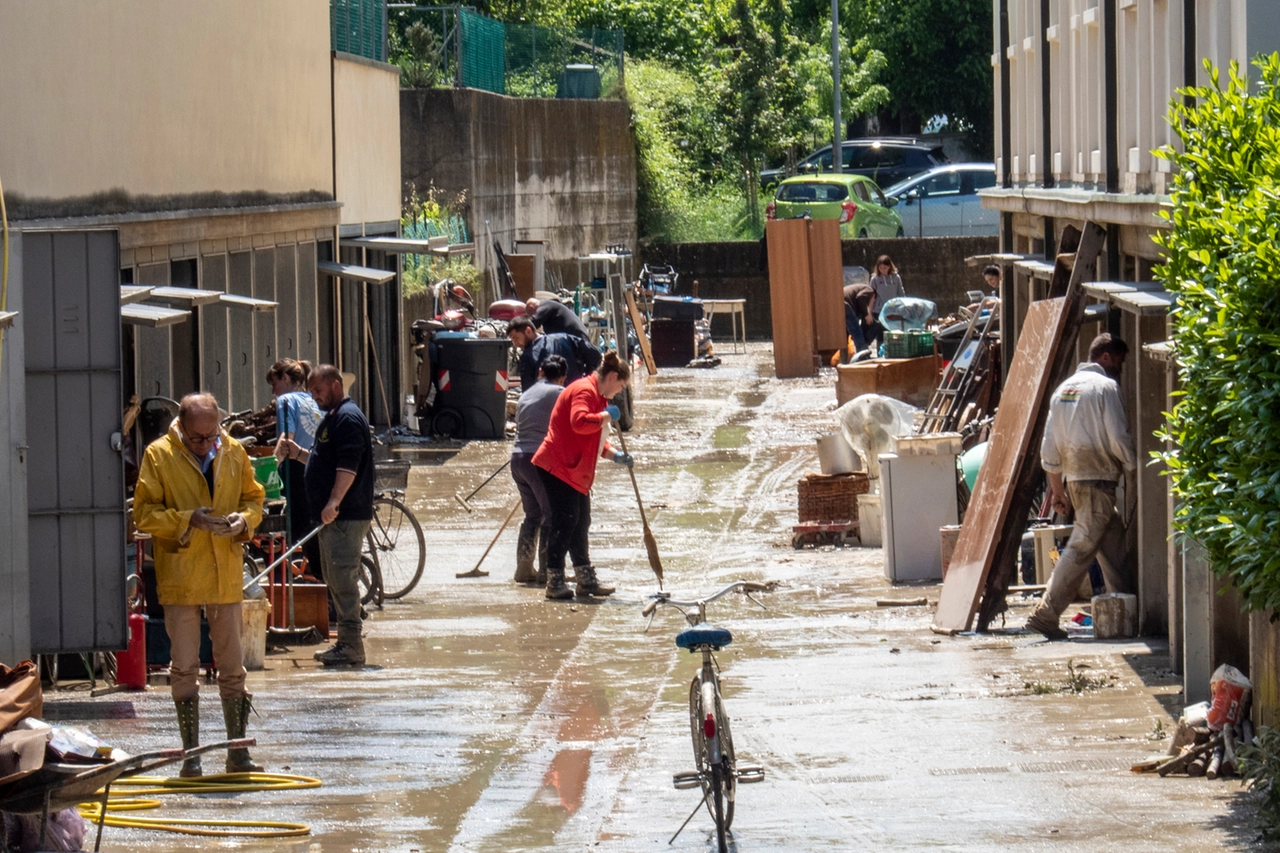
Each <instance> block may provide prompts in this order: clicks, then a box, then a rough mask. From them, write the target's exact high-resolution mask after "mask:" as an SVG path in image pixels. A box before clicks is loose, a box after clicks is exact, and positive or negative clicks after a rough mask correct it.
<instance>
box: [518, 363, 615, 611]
mask: <svg viewBox="0 0 1280 853" xmlns="http://www.w3.org/2000/svg"><path fill="white" fill-rule="evenodd" d="M630 380H631V368H630V367H628V366H627V365H626V364H624V363H623V362H622V361H621V360H619V358H618V354H617V353H616V352H613V351H610V352H609V353H607V354H605V356H604V359H603V361H601V363H600V366H599V367H598V368H596V371H595V373H592V374H591V375H590V376H585V377H583V378H582V379H579V380H578V381H577V382H574V383H572V384H571V385H569V386H568V387H567V388H565V389H564V391H563V392H562V393H561V394H560V396H559V397H557V398H556V404H555V408H553V409H552V410H551V423H550V425H549V427H548V428H547V437H546V438H544V439H543V440H542V446H541V447H539V448H538V452H537V453H535V454H534V455H533V464H534V465H535V466H537V468H538V475H539V476H540V477H541V478H542V484H543V486H544V487H545V488H546V490H547V498H548V499H549V501H550V505H551V537H550V542H549V543H548V545H547V598H549V599H552V600H561V599H567V598H573V595H574V594H573V592H571V591H570V590H569V588H568V586H566V584H565V577H564V570H565V566H564V557H565V554H568V553H572V554H573V558H574V560H573V562H574V567H573V570H574V575H575V578H576V583H577V594H578V597H579V598H589V597H591V596H606V595H612V594H613V593H614V589H613V587H609V586H603V585H601V583H600V581H599V579H598V578H597V577H596V570H595V567H594V566H592V565H591V560H590V557H589V555H588V552H587V531H588V529H590V527H591V484H592V483H594V482H595V478H596V460H597V459H601V458H603V459H612V460H613V461H614V462H616V463H618V464H619V465H626V466H627V467H628V468H630V467H631V465H632V464H633V463H632V460H631V456H630V455H628V454H626V453H623V452H622V451H621V450H614V449H613V447H611V446H610V445H609V442H607V441H605V439H604V428H605V426H607V425H608V424H610V423H612V422H615V421H617V420H618V417H619V414H620V413H619V412H618V408H617V407H616V406H614V405H612V404H610V403H609V399H610V398H611V397H613V396H614V395H615V394H617V393H618V392H619V391H621V390H622V389H623V388H625V387H627V383H628V382H630Z"/></svg>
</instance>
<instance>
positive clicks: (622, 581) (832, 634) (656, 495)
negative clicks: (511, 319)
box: [46, 346, 1253, 853]
mask: <svg viewBox="0 0 1280 853" xmlns="http://www.w3.org/2000/svg"><path fill="white" fill-rule="evenodd" d="M771 373H772V363H771V358H770V354H769V351H768V350H767V349H766V348H764V347H762V346H755V347H753V348H752V350H751V352H750V353H749V354H748V355H741V356H728V357H725V359H724V364H723V366H721V367H720V368H719V369H716V370H707V371H686V370H675V371H663V372H662V373H661V374H660V375H659V376H658V377H655V378H644V377H638V379H637V389H636V391H637V393H636V397H637V402H636V410H637V421H636V425H635V428H634V430H633V431H632V432H631V433H630V435H629V436H628V444H629V447H630V450H631V452H632V454H633V455H634V456H635V458H636V460H637V462H636V474H637V477H638V478H639V484H640V489H641V491H642V493H643V495H644V497H645V499H646V501H647V502H649V506H650V508H651V512H650V522H651V524H652V526H653V529H654V532H655V535H656V537H657V540H658V543H659V548H660V550H661V553H662V557H663V562H664V565H665V566H666V574H667V584H666V586H667V588H668V589H671V590H674V591H676V592H678V593H680V594H684V593H689V594H692V593H701V592H710V591H712V590H714V589H716V588H718V586H720V585H722V584H724V583H727V582H729V581H731V580H734V579H737V578H747V579H773V580H779V581H781V582H782V586H781V588H780V589H779V590H778V591H776V592H774V593H772V594H769V595H767V596H765V597H764V601H765V603H766V604H767V606H768V608H769V609H768V610H767V611H761V610H760V609H758V608H756V607H755V606H753V605H752V604H751V603H750V602H748V601H746V600H743V599H741V598H738V597H736V596H734V597H729V598H726V599H722V600H721V601H720V602H717V603H716V604H714V605H712V607H711V617H712V619H713V621H715V622H718V623H720V624H722V625H724V626H726V627H729V628H730V629H731V630H732V631H733V633H734V644H733V645H732V646H731V647H730V648H728V649H727V650H726V651H724V652H723V653H721V654H720V655H719V661H720V664H721V666H722V667H723V671H724V685H725V693H726V701H727V707H728V711H729V714H730V715H731V717H732V719H733V733H734V741H735V745H736V749H737V753H738V760H739V762H745V763H759V764H762V765H764V767H765V768H766V772H767V777H766V780H765V781H764V782H763V783H762V784H757V785H750V786H742V787H740V788H739V792H738V803H737V816H736V818H735V822H734V827H733V830H734V838H735V842H736V849H737V850H739V851H744V853H746V851H810V850H833V851H835V850H868V851H882V850H894V851H897V850H904V851H909V850H949V851H961V850H964V851H992V850H1002V849H1018V850H1027V851H1034V850H1054V851H1059V850H1089V851H1124V853H1132V851H1141V850H1153V851H1156V850H1158V851H1161V853H1175V851H1203V850H1216V849H1245V848H1246V846H1247V842H1248V840H1249V839H1251V838H1252V837H1253V833H1251V832H1250V831H1249V830H1248V829H1247V827H1244V826H1242V825H1240V822H1241V820H1242V817H1241V812H1240V811H1239V809H1238V804H1237V803H1236V802H1235V801H1236V799H1237V797H1236V792H1237V791H1238V790H1239V786H1238V783H1236V782H1224V781H1216V782H1209V781H1206V780H1203V779H1198V780H1197V779H1186V778H1178V779H1175V778H1168V779H1158V778H1153V777H1136V776H1133V775H1132V774H1130V772H1129V769H1128V768H1129V766H1130V764H1132V763H1133V762H1134V761H1135V760H1137V759H1139V758H1141V757H1143V756H1145V755H1147V754H1148V753H1150V752H1152V751H1153V750H1159V749H1162V748H1163V746H1164V745H1167V740H1165V741H1164V743H1160V742H1157V741H1155V740H1152V739H1149V736H1150V735H1151V734H1152V733H1153V729H1155V728H1156V727H1157V724H1159V725H1161V726H1162V727H1163V729H1164V731H1165V732H1166V733H1167V732H1168V731H1169V730H1170V729H1171V727H1172V720H1171V718H1170V716H1169V714H1168V710H1169V709H1172V708H1177V707H1180V703H1181V695H1180V693H1179V692H1178V691H1179V688H1178V684H1177V680H1176V679H1175V678H1174V677H1173V676H1172V675H1171V674H1170V673H1169V671H1168V658H1167V654H1166V650H1165V647H1164V645H1163V643H1162V642H1160V641H1150V642H1148V641H1135V642H1114V643H1095V642H1084V641H1081V642H1067V643H1053V644H1050V643H1046V642H1044V641H1043V640H1042V639H1041V638H1039V637H1038V635H1030V634H1011V635H1001V634H994V635H989V636H961V637H954V638H944V637H939V636H935V635H934V634H932V633H930V631H929V629H928V625H929V622H930V610H929V608H927V607H910V608H882V607H877V606H876V599H877V598H882V597H884V596H886V595H890V596H895V595H896V596H901V597H909V596H917V595H924V596H927V597H929V598H930V599H931V601H936V599H937V593H938V587H935V586H927V587H912V588H910V589H907V590H898V591H896V592H895V591H893V590H892V588H891V587H889V585H888V584H887V583H886V582H885V580H884V578H883V574H882V570H881V562H880V552H879V551H878V550H872V549H859V548H850V549H845V550H825V551H813V550H807V551H794V550H792V548H791V547H790V525H791V524H793V523H794V517H795V504H796V491H795V481H796V479H797V478H798V477H799V476H801V475H802V474H803V473H804V472H805V471H806V470H816V467H817V460H816V454H815V452H814V449H813V448H814V444H813V439H814V438H815V437H816V436H817V435H819V434H821V433H824V432H827V431H829V430H830V429H831V428H832V425H833V422H832V420H831V414H830V413H831V411H832V410H833V409H834V408H835V401H834V390H833V385H834V378H833V377H832V376H830V375H824V376H822V377H821V378H819V379H815V380H812V381H802V380H790V381H778V380H775V379H772V378H771ZM507 450H508V448H507V446H506V444H504V443H485V442H477V443H472V444H470V445H468V446H466V447H465V448H463V449H462V451H461V452H459V453H457V454H456V455H453V456H449V455H448V454H430V453H426V454H422V453H417V454H410V458H414V459H415V461H416V462H420V463H421V464H419V465H416V466H415V467H414V469H413V471H412V475H411V480H410V488H409V494H408V499H409V501H410V502H411V503H412V504H413V506H414V508H415V509H416V510H417V511H418V513H419V516H420V518H421V519H422V521H423V525H424V527H425V528H426V535H427V546H428V549H429V552H430V553H429V558H428V565H427V570H426V575H425V577H424V579H423V581H422V583H421V584H420V586H419V587H418V589H417V590H416V591H415V592H414V593H413V594H412V595H410V596H409V598H408V599H407V600H405V601H401V602H391V603H388V604H387V606H386V608H385V610H383V611H382V612H378V613H375V614H374V615H373V617H372V618H371V619H370V620H369V622H368V623H367V628H368V638H367V640H366V648H367V651H368V656H369V662H370V666H368V667H367V668H366V669H364V670H362V671H358V672H351V671H325V670H323V669H320V668H318V666H317V665H316V664H314V663H313V662H312V661H311V652H312V651H313V649H311V648H305V649H304V648H299V649H296V650H294V651H292V652H289V653H275V654H272V655H271V656H269V657H268V661H267V668H266V670H265V671H263V672H255V673H250V676H249V684H250V689H251V690H252V691H253V692H254V693H255V694H256V699H255V704H256V705H257V708H258V712H259V714H260V717H257V718H254V719H252V720H251V722H250V730H251V734H254V735H256V737H257V738H258V740H259V744H260V746H259V747H258V749H257V750H256V751H255V753H254V754H255V757H257V758H258V759H259V760H260V761H264V762H265V763H266V764H267V767H268V769H269V770H278V771H282V772H291V773H299V774H304V775H309V776H317V777H320V778H321V779H323V780H324V787H322V788H320V789H318V790H304V791H296V792H282V793H254V794H239V795H226V796H224V797H216V798H208V797H206V798H195V797H175V798H170V799H168V801H167V803H166V805H165V807H164V810H163V813H164V814H165V815H167V816H171V817H176V816H184V817H189V816H191V817H200V816H205V817H211V818H213V817H234V818H259V819H271V820H285V821H298V822H302V823H306V824H309V825H310V826H311V828H312V833H311V835H310V837H308V838H305V839H296V840H295V839H291V840H276V841H247V840H238V841H230V842H213V841H210V840H208V839H200V838H192V837H184V836H176V835H166V834H160V833H149V832H140V831H135V830H127V829H112V828H109V829H107V831H106V836H105V844H104V849H109V850H148V851H160V850H192V849H209V848H211V847H212V846H214V845H215V844H216V846H217V847H219V848H222V849H246V850H291V851H294V850H296V851H323V853H333V852H334V851H353V850H397V851H410V850H417V851H423V853H426V851H521V850H599V851H649V850H652V851H659V850H665V849H673V850H683V851H690V850H698V851H703V850H709V849H714V843H713V840H712V838H713V834H712V824H711V821H710V820H709V819H708V818H707V816H706V814H705V812H703V813H702V814H701V815H700V816H697V817H695V818H694V819H693V821H692V822H691V824H690V825H689V827H688V829H686V830H685V832H684V834H683V835H681V836H680V838H679V839H677V840H676V842H675V844H674V845H673V846H672V847H671V848H668V847H667V840H668V839H669V838H670V836H671V835H672V833H674V832H675V830H676V828H677V827H678V826H679V825H680V822H681V821H682V820H684V818H685V817H686V815H687V814H688V813H689V811H690V810H691V809H692V808H693V807H694V805H695V803H696V799H697V794H696V792H694V791H688V790H682V791H677V790H674V789H673V788H672V785H671V774H672V773H673V772H676V771H680V770H685V769H690V768H691V767H692V758H691V756H692V753H691V748H690V743H689V733H688V732H689V729H688V717H687V707H686V706H687V695H688V683H689V679H690V677H691V675H692V673H693V671H694V669H695V661H694V660H693V659H692V657H691V656H690V655H689V654H687V653H685V652H683V651H679V650H677V649H676V647H675V645H674V642H673V639H674V636H675V634H676V632H677V631H678V630H680V628H681V627H682V626H683V623H682V621H681V620H680V619H679V615H678V614H677V613H675V612H674V611H671V610H666V611H663V612H660V613H659V616H658V618H657V620H656V621H655V622H654V624H653V627H652V629H651V630H650V631H649V632H648V633H647V634H646V633H644V625H645V620H644V619H643V618H641V615H640V607H641V603H642V601H643V597H644V595H645V594H646V593H648V592H650V591H652V590H653V589H655V588H656V587H655V583H654V579H653V576H652V574H651V573H650V570H649V566H648V562H647V560H646V558H645V552H644V548H643V545H642V543H641V534H640V523H639V515H638V513H637V511H636V508H635V505H634V499H633V496H632V492H631V483H630V481H629V480H628V479H627V477H626V474H625V471H624V470H623V469H622V468H620V467H618V466H614V465H609V464H602V466H601V471H600V475H599V476H598V478H597V481H596V489H595V494H594V499H593V501H594V503H593V508H594V517H595V524H594V527H593V529H592V541H591V546H592V551H593V558H594V562H595V564H596V565H597V566H600V567H602V572H601V574H602V580H603V581H605V582H606V583H616V584H617V585H618V586H619V588H620V589H619V592H618V594H617V595H616V596H615V597H614V598H613V599H612V600H610V601H608V602H606V603H600V604H583V603H567V604H562V603H554V604H553V603H550V602H546V601H544V600H543V599H542V594H541V592H539V591H535V590H528V589H523V588H517V587H515V586H513V585H512V584H511V582H510V577H511V574H512V572H513V571H514V551H515V532H514V529H515V525H514V524H513V525H512V527H511V528H509V529H508V531H507V532H506V533H505V534H504V536H503V538H502V539H501V540H500V541H499V543H498V545H497V547H496V548H495V549H494V552H493V553H492V554H491V555H490V556H489V558H488V560H487V561H486V563H485V568H487V569H489V570H490V571H491V572H492V575H491V576H490V577H487V578H483V579H479V580H456V579H455V578H454V574H455V572H459V571H465V570H467V569H470V568H471V567H472V566H474V565H475V563H476V560H477V559H478V558H479V556H480V554H481V552H482V551H483V550H484V548H485V546H486V545H487V544H488V543H489V540H490V539H491V538H492V536H493V534H494V532H495V531H496V530H497V528H498V525H499V524H500V523H501V521H502V519H503V518H504V517H505V515H506V511H507V509H508V508H509V506H510V504H511V502H512V500H513V499H514V497H515V489H514V486H513V485H512V484H511V483H510V481H509V479H507V477H506V475H505V474H504V475H503V476H502V477H500V478H499V479H497V480H495V481H494V483H493V484H491V485H490V486H489V487H488V488H486V489H485V490H484V491H482V492H481V493H480V494H479V495H478V496H477V497H476V498H474V499H472V501H471V504H472V506H473V507H474V509H475V512H474V514H471V515H467V514H465V513H464V512H462V510H461V509H460V508H459V507H458V505H457V504H456V503H455V501H454V500H453V494H454V491H455V490H462V491H463V492H464V493H465V492H466V491H469V490H470V489H471V488H472V487H474V486H475V485H477V484H478V483H479V482H480V481H481V480H483V479H484V477H485V476H487V475H488V473H489V472H491V471H492V470H493V469H494V468H496V467H497V466H498V465H500V464H501V463H502V461H503V460H504V459H505V458H506V453H507ZM921 535H923V536H932V537H935V538H936V536H937V533H936V531H928V530H922V531H921ZM1027 611H1028V607H1027V606H1026V605H1016V606H1015V607H1014V608H1013V610H1012V613H1011V618H1010V624H1011V625H1014V624H1018V625H1020V624H1021V622H1022V621H1023V619H1024V618H1025V615H1026V613H1027ZM1069 661H1070V662H1071V666H1072V671H1073V672H1074V673H1075V676H1076V682H1075V686H1077V687H1082V688H1084V692H1082V693H1074V692H1071V690H1070V679H1069V672H1068V662H1069ZM203 696H204V697H205V701H204V711H205V717H204V731H205V733H206V738H209V737H215V736H220V734H221V732H220V728H221V725H220V724H221V719H220V714H218V713H217V712H218V706H217V702H216V690H215V689H214V688H212V687H211V686H205V687H204V693H203ZM46 709H47V710H46V715H47V716H48V717H49V718H51V719H55V720H59V721H68V722H75V723H77V724H81V725H84V726H86V727H88V728H90V729H92V730H93V731H95V732H96V733H98V734H99V735H101V736H103V737H105V738H108V739H110V740H112V741H113V742H114V743H116V744H117V745H119V746H121V747H123V748H124V749H127V750H129V751H131V752H138V751H142V750H144V749H150V748H157V747H160V746H168V745H173V744H175V743H176V742H177V732H176V726H175V724H174V721H173V707H172V703H171V701H170V699H169V694H168V691H167V689H166V688H164V687H155V688H153V689H152V690H150V691H149V692H148V693H146V694H133V695H129V694H117V695H113V696H108V697H103V698H101V699H90V698H88V696H87V692H86V691H84V690H78V689H65V690H60V691H55V692H51V693H49V694H47V699H46ZM219 763H220V762H217V761H214V760H207V766H217V765H218V764H219Z"/></svg>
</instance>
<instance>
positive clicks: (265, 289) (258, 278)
mask: <svg viewBox="0 0 1280 853" xmlns="http://www.w3.org/2000/svg"><path fill="white" fill-rule="evenodd" d="M249 295H250V296H252V297H253V298H254V299H270V300H271V301H272V302H275V301H276V250H275V248H268V249H254V250H253V293H251V294H249ZM278 351H279V350H278V349H277V347H276V314H275V312H274V311H264V312H261V313H257V314H254V315H253V407H254V408H255V409H260V408H262V407H263V406H265V405H267V404H268V403H270V402H271V388H269V387H268V386H267V380H266V376H267V371H268V370H270V369H271V365H273V364H275V363H276V353H277V352H278Z"/></svg>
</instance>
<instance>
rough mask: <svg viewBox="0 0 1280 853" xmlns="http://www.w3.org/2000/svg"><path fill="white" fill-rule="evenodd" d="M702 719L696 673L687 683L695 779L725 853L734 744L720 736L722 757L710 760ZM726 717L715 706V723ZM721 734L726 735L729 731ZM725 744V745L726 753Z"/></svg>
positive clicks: (698, 680)
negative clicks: (699, 782)
mask: <svg viewBox="0 0 1280 853" xmlns="http://www.w3.org/2000/svg"><path fill="white" fill-rule="evenodd" d="M717 704H719V703H717ZM705 719H706V714H705V713H704V712H703V710H702V673H698V674H697V675H695V676H694V677H693V681H692V682H691V683H690V684H689V728H690V732H691V734H692V735H693V760H694V763H695V765H696V766H697V768H698V778H699V779H700V780H701V782H702V799H703V802H705V803H706V805H707V811H708V812H710V813H711V819H712V820H713V821H715V824H716V837H717V839H718V841H719V846H720V853H727V851H728V842H727V840H726V833H728V831H729V826H730V825H731V824H732V823H733V794H734V790H735V788H736V785H735V780H734V776H733V757H732V756H733V745H732V741H730V740H728V739H727V738H725V737H723V736H722V737H721V739H720V750H721V759H720V761H718V762H715V763H712V761H711V750H710V745H709V744H708V743H707V737H706V734H705V733H704V731H703V728H702V724H703V720H705ZM726 719H727V717H726V716H725V715H724V709H723V708H722V707H718V708H717V709H716V724H717V726H719V724H720V722H721V721H723V720H726ZM717 730H718V729H717ZM723 734H725V735H727V734H728V732H727V731H726V732H724V733H723ZM726 743H727V744H728V751H727V752H726Z"/></svg>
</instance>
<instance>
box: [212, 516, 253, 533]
mask: <svg viewBox="0 0 1280 853" xmlns="http://www.w3.org/2000/svg"><path fill="white" fill-rule="evenodd" d="M248 526H249V525H248V524H247V523H246V522H245V520H244V516H243V515H241V514H240V513H238V512H233V513H230V514H229V515H228V516H227V525H226V527H223V528H221V529H220V530H214V531H212V533H213V535H214V536H239V535H240V534H241V533H244V532H245V530H246V529H247V528H248Z"/></svg>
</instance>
